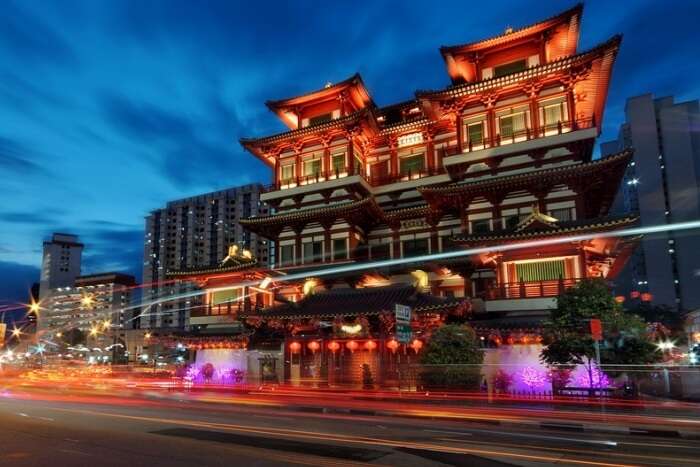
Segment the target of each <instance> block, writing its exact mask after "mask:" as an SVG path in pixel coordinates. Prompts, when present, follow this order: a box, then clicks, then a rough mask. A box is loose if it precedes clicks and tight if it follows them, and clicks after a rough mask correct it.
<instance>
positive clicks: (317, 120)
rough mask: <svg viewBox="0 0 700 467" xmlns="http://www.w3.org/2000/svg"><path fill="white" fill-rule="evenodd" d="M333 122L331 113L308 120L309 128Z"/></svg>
mask: <svg viewBox="0 0 700 467" xmlns="http://www.w3.org/2000/svg"><path fill="white" fill-rule="evenodd" d="M331 120H333V113H332V112H328V113H327V114H322V115H316V116H315V117H311V118H309V126H313V125H319V124H321V123H326V122H330V121H331Z"/></svg>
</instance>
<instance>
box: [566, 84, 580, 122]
mask: <svg viewBox="0 0 700 467" xmlns="http://www.w3.org/2000/svg"><path fill="white" fill-rule="evenodd" d="M566 106H567V107H568V111H569V116H568V117H569V118H568V119H569V121H570V122H571V127H572V128H574V129H575V128H576V125H577V124H578V122H576V104H575V99H574V83H571V84H570V85H569V86H567V89H566Z"/></svg>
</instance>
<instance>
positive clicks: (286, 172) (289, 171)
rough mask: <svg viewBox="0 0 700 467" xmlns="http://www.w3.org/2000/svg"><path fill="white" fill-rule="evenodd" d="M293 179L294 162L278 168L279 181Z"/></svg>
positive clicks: (283, 181)
mask: <svg viewBox="0 0 700 467" xmlns="http://www.w3.org/2000/svg"><path fill="white" fill-rule="evenodd" d="M293 179H294V163H291V164H286V165H283V166H282V167H281V169H280V181H281V182H282V183H285V182H289V181H291V180H293Z"/></svg>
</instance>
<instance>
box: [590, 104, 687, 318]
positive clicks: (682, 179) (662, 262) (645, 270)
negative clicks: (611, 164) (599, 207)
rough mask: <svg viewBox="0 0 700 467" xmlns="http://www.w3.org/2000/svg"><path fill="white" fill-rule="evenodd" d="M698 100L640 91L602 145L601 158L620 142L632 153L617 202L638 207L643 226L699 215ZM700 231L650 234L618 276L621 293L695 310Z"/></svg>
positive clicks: (619, 207)
mask: <svg viewBox="0 0 700 467" xmlns="http://www.w3.org/2000/svg"><path fill="white" fill-rule="evenodd" d="M699 109H700V105H699V102H698V101H697V100H694V101H689V102H680V103H676V102H674V99H673V97H662V98H657V99H655V98H654V97H653V96H652V95H651V94H645V95H642V96H637V97H633V98H630V99H628V101H627V105H626V108H625V113H626V122H625V123H624V124H623V125H622V126H621V127H620V131H619V135H618V138H617V139H616V140H614V141H609V142H606V143H603V144H601V153H602V155H603V156H605V155H607V154H612V153H615V152H618V151H619V150H622V149H625V148H633V149H634V159H633V161H632V162H630V164H629V167H628V168H627V171H626V173H625V178H624V181H623V183H622V185H621V189H620V192H619V193H618V197H617V199H616V202H615V209H616V210H617V211H619V212H629V211H638V212H639V214H640V222H641V225H643V226H653V225H661V224H666V223H675V222H684V221H692V220H698V219H700V187H699V183H700V110H699ZM698 242H700V233H699V232H680V233H674V232H670V233H664V234H655V235H647V236H645V238H644V239H643V240H642V242H641V244H640V247H639V248H638V249H637V251H636V252H635V254H634V255H633V257H632V258H631V260H630V261H629V262H628V264H627V267H626V268H625V271H624V272H623V274H621V275H620V277H619V278H618V284H617V285H618V289H619V290H618V291H619V292H620V293H623V294H625V295H626V296H627V297H628V298H629V297H630V294H632V295H634V296H636V295H637V294H636V293H633V292H635V291H637V292H641V293H644V292H648V293H650V294H651V297H652V302H653V303H654V304H656V305H665V306H670V307H672V308H674V309H678V310H694V309H697V308H700V249H698V248H697V245H698Z"/></svg>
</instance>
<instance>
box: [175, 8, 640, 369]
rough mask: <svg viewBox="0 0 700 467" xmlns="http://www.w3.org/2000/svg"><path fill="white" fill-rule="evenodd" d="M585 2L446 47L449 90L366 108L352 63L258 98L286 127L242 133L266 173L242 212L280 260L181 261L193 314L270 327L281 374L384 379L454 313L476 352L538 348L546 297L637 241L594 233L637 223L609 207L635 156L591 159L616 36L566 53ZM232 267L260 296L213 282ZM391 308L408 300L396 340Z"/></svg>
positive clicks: (552, 300)
mask: <svg viewBox="0 0 700 467" xmlns="http://www.w3.org/2000/svg"><path fill="white" fill-rule="evenodd" d="M581 14H582V6H581V5H578V6H576V7H574V8H572V9H570V10H568V11H565V12H563V13H561V14H559V15H556V16H554V17H552V18H549V19H547V20H544V21H541V22H539V23H537V24H534V25H531V26H527V27H524V28H522V29H518V30H512V29H508V30H506V32H505V33H504V34H502V35H500V36H497V37H492V38H489V39H486V40H482V41H478V42H473V43H469V44H462V45H455V46H449V47H442V48H441V49H440V53H441V54H442V57H443V59H444V62H445V66H446V72H447V75H448V77H449V79H450V80H451V84H450V85H449V86H447V87H446V88H444V89H439V90H423V91H417V92H416V93H415V96H414V97H413V98H412V99H410V100H407V101H405V102H400V103H397V104H393V105H389V106H386V107H381V106H378V105H377V104H375V102H374V101H373V99H372V97H371V95H370V92H369V90H368V89H367V88H366V86H365V84H364V83H363V81H362V78H361V77H360V76H359V75H354V76H351V77H350V78H348V79H346V80H345V81H342V82H339V83H335V84H330V83H329V84H326V85H325V86H324V87H323V88H321V89H318V90H316V91H312V92H308V93H306V94H303V95H300V96H295V97H291V98H288V99H281V100H276V101H270V102H267V106H268V107H269V108H270V110H272V111H273V113H275V114H276V115H277V116H278V117H279V118H280V119H281V120H282V121H283V122H284V123H285V124H286V125H287V126H288V127H289V130H288V131H285V132H283V133H280V134H275V135H270V136H264V137H259V138H249V139H243V140H241V144H242V145H243V147H244V148H246V149H247V150H248V151H250V152H251V153H252V154H253V155H254V156H256V157H258V158H259V159H260V160H261V161H263V162H264V163H265V164H267V165H268V166H269V167H270V169H271V170H272V174H273V179H272V185H271V186H270V187H269V188H268V189H267V190H266V192H265V193H264V194H262V195H261V200H262V201H264V202H265V203H267V204H268V205H269V206H270V214H268V215H258V216H254V217H250V218H248V219H244V220H241V221H240V222H241V224H242V225H243V226H244V227H246V228H247V229H249V230H250V231H251V232H253V233H255V234H258V235H260V236H262V237H264V238H267V239H269V240H271V241H274V242H275V245H276V251H277V257H276V261H277V262H276V264H275V265H274V267H273V269H271V270H265V271H262V270H260V269H258V270H256V269H255V268H254V267H253V268H244V269H238V266H236V268H237V269H236V271H235V273H236V274H234V275H233V276H231V275H229V276H228V277H227V276H226V274H227V273H226V271H225V269H226V266H225V265H222V268H221V269H222V270H221V271H214V270H212V271H204V272H202V271H199V272H197V271H190V272H187V271H182V272H180V273H179V274H181V275H184V276H186V277H188V278H190V279H192V278H193V276H192V274H193V273H196V274H199V275H198V278H197V279H196V280H198V281H200V282H201V283H202V284H203V286H204V287H205V288H206V287H207V286H206V284H204V282H206V281H213V282H212V284H211V288H212V290H213V292H211V293H210V294H209V298H208V299H207V300H208V302H207V303H209V304H211V307H207V308H206V309H205V313H204V316H202V318H201V319H202V320H203V322H204V320H205V319H208V320H209V321H211V322H213V321H217V322H218V321H219V320H221V319H223V318H221V313H224V315H226V316H228V317H227V318H226V319H229V320H231V322H232V323H233V322H234V321H243V322H244V323H245V324H246V326H247V328H249V329H252V330H253V331H252V334H251V335H252V336H253V337H256V336H257V338H261V336H265V339H266V340H270V339H279V340H280V342H282V343H283V351H284V355H285V357H284V361H285V363H284V364H285V377H286V378H287V379H288V380H291V381H299V380H303V379H305V378H309V379H321V380H324V381H327V382H333V381H338V382H348V381H357V380H358V378H359V377H360V374H359V372H360V368H361V366H362V365H367V367H366V371H370V372H371V374H373V375H375V376H374V380H376V381H377V382H380V383H385V382H387V381H393V380H394V379H395V378H396V371H397V368H398V366H397V365H398V363H399V360H401V359H402V358H403V359H404V361H405V360H406V359H408V361H409V363H410V361H411V358H414V359H415V356H416V355H418V354H419V352H420V349H421V347H422V346H423V344H424V343H425V342H427V340H428V339H429V336H430V333H431V332H432V330H434V329H435V328H436V327H439V326H441V325H442V324H444V323H446V322H452V321H456V322H463V321H468V322H470V323H471V324H472V325H473V326H474V327H475V328H476V329H477V332H478V333H479V335H480V336H481V338H482V340H483V341H484V345H485V346H498V345H501V344H512V345H515V344H526V345H530V344H533V343H538V342H540V341H541V337H540V336H539V333H538V332H539V331H538V326H539V324H540V323H541V320H542V319H543V318H544V317H546V316H547V312H548V311H547V310H549V309H551V308H553V307H555V306H556V296H557V295H558V294H559V293H561V292H562V291H563V290H564V289H565V288H567V287H570V286H572V285H574V284H575V283H576V282H577V281H580V280H581V279H582V278H589V277H603V278H606V279H612V278H614V277H615V275H616V274H617V272H618V271H619V270H620V268H621V267H622V265H623V264H624V261H625V259H626V258H627V257H628V256H629V255H630V254H631V251H632V250H633V247H634V245H635V239H624V238H621V237H619V238H614V237H606V236H605V235H603V234H604V233H606V232H610V231H613V230H616V229H621V228H625V227H627V226H630V225H632V224H634V223H635V221H636V217H635V216H634V215H633V214H629V215H624V216H619V217H611V216H609V215H608V210H609V208H610V206H611V204H612V202H613V199H614V197H615V193H616V191H617V188H618V185H619V183H620V179H621V177H622V176H623V174H624V171H625V169H626V167H627V165H628V163H629V162H630V160H631V156H632V154H631V152H630V151H623V152H620V153H617V154H614V155H610V156H608V157H605V158H601V159H593V158H592V152H593V147H594V143H595V140H596V138H597V136H598V135H599V133H600V128H601V122H602V119H603V109H604V106H605V100H606V96H607V91H608V86H609V81H610V77H611V73H612V67H613V63H614V61H615V57H616V54H617V51H618V48H619V46H620V40H621V38H620V37H619V36H614V37H612V38H610V39H609V40H606V41H605V42H603V43H601V44H600V45H597V46H595V47H593V48H592V49H590V50H585V51H579V50H577V43H578V36H579V24H580V20H581ZM595 233H601V236H600V237H599V238H592V239H590V238H589V239H585V240H581V239H579V240H576V239H575V238H574V239H572V240H571V241H559V242H556V243H554V244H551V245H546V246H533V245H532V242H533V241H537V240H546V239H552V238H558V239H561V238H564V237H568V236H576V235H580V234H595ZM503 244H508V245H511V248H509V249H508V250H507V251H500V250H499V251H489V247H492V246H495V245H503ZM520 244H522V245H523V246H522V247H518V245H520ZM472 249H474V250H475V251H478V253H475V254H470V255H463V256H458V255H455V256H452V257H448V256H449V255H444V257H443V258H440V257H439V256H438V257H437V258H434V257H432V256H429V255H434V254H438V253H449V252H457V251H460V250H472ZM411 258H416V261H414V262H413V261H411ZM396 260H399V261H396ZM242 271H247V272H246V273H245V274H246V275H247V276H246V278H245V280H244V281H243V283H246V284H250V283H253V284H254V283H256V281H258V284H259V285H258V286H257V288H258V289H260V290H253V291H252V292H251V291H249V290H245V289H243V288H242V287H241V290H239V291H236V292H234V291H232V290H231V289H228V290H226V288H225V287H223V289H224V290H223V291H222V290H219V291H217V288H219V289H221V288H222V284H224V283H229V284H233V283H234V282H233V281H234V280H241V274H243V273H242ZM229 274H230V273H229ZM261 280H262V282H263V283H261V282H260V281H261ZM263 286H264V287H263ZM246 287H247V286H246ZM224 293H227V294H229V295H230V296H228V295H227V297H224V296H223V295H222V294H224ZM231 294H233V295H231ZM230 301H234V302H236V304H235V305H233V306H229V302H230ZM223 303H225V305H222V304H223ZM397 304H399V305H405V306H408V307H410V309H411V310H412V315H411V318H410V328H411V331H412V335H411V337H410V339H408V340H406V339H405V336H403V337H404V338H402V339H399V338H398V335H397V326H396V322H395V319H394V312H395V305H397ZM193 316H194V315H193ZM194 319H195V318H193V320H194ZM401 341H403V343H402V342H401Z"/></svg>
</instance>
